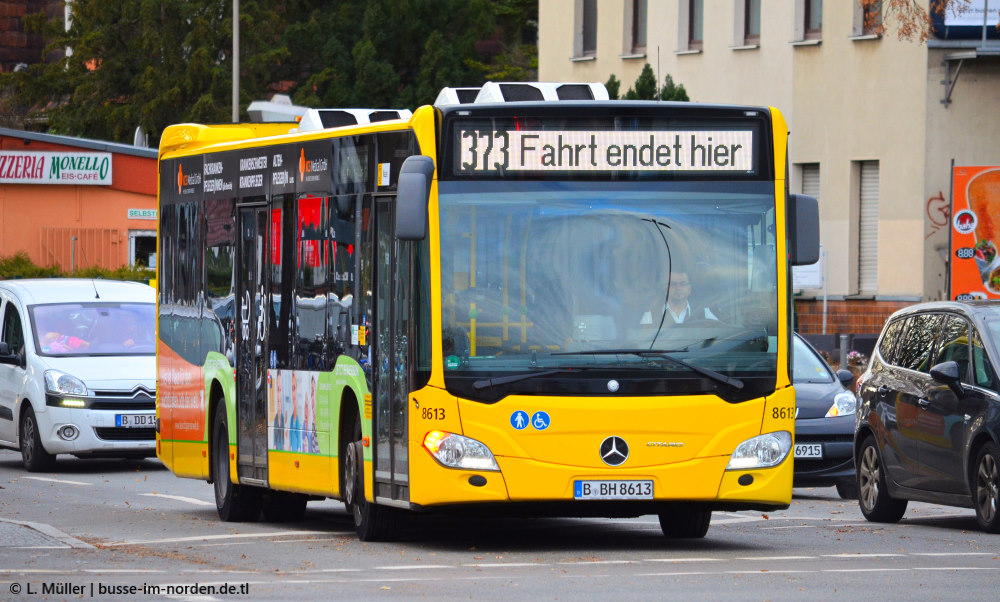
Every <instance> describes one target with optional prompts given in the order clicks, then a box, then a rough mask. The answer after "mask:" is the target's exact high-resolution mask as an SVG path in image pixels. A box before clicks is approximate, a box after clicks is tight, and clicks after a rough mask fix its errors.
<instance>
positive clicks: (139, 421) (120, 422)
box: [115, 414, 156, 428]
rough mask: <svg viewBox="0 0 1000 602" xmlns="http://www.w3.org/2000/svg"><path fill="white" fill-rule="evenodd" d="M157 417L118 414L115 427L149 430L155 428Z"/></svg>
mask: <svg viewBox="0 0 1000 602" xmlns="http://www.w3.org/2000/svg"><path fill="white" fill-rule="evenodd" d="M154 420H156V416H154V415H152V414H116V415H115V426H121V427H125V428H148V427H151V426H153V421H154Z"/></svg>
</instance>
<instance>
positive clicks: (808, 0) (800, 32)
mask: <svg viewBox="0 0 1000 602" xmlns="http://www.w3.org/2000/svg"><path fill="white" fill-rule="evenodd" d="M851 1H852V2H856V1H857V0H851ZM822 37H823V0H795V40H796V41H797V42H805V41H809V42H815V43H818V42H819V40H820V39H822Z"/></svg>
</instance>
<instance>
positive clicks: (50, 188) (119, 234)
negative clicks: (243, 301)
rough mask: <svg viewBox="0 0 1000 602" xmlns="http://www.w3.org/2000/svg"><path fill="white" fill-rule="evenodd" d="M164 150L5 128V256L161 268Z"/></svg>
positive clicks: (1, 239)
mask: <svg viewBox="0 0 1000 602" xmlns="http://www.w3.org/2000/svg"><path fill="white" fill-rule="evenodd" d="M156 157H157V151H156V149H152V148H140V147H135V146H129V145H126V144H115V143H110V142H100V141H95V140H86V139H81V138H72V137H69V136H54V135H51V134H38V133H34V132H25V131H21V130H13V129H7V128H0V256H2V257H8V256H11V255H14V254H16V253H18V252H21V251H23V252H25V253H27V254H28V257H29V258H30V259H31V260H32V262H33V263H35V264H37V265H42V266H48V265H58V266H59V267H61V268H62V269H63V270H65V271H74V270H78V269H85V268H89V267H103V268H108V269H115V268H119V267H121V266H124V265H139V266H144V267H149V268H152V267H155V262H156V215H157V201H156V186H157V165H156Z"/></svg>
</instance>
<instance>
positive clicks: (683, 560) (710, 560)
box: [644, 558, 722, 562]
mask: <svg viewBox="0 0 1000 602" xmlns="http://www.w3.org/2000/svg"><path fill="white" fill-rule="evenodd" d="M644 560H645V562H718V561H720V560H722V559H721V558H645V559H644Z"/></svg>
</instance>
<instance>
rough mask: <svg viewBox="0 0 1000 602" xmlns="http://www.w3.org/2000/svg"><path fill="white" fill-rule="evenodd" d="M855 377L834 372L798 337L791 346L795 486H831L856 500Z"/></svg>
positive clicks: (843, 372) (845, 496)
mask: <svg viewBox="0 0 1000 602" xmlns="http://www.w3.org/2000/svg"><path fill="white" fill-rule="evenodd" d="M853 378H854V375H852V374H851V373H850V372H848V371H847V370H841V371H839V372H838V373H837V374H834V373H833V370H831V369H830V366H829V365H828V364H827V363H826V360H824V359H823V358H822V357H820V355H819V353H817V352H816V350H815V349H813V347H812V345H810V344H809V343H808V342H806V340H805V339H803V338H802V337H801V336H799V334H798V333H796V334H795V341H794V343H793V346H792V384H794V385H795V412H796V414H795V448H794V449H795V451H794V453H795V476H794V485H795V487H829V486H831V485H836V487H837V493H838V494H839V495H840V497H842V498H845V499H854V498H857V482H856V479H855V474H854V456H853V445H852V444H853V441H854V413H855V410H856V408H857V397H856V396H855V395H854V393H852V392H851V391H849V390H847V389H846V388H845V385H846V384H847V383H850V381H852V380H853Z"/></svg>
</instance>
